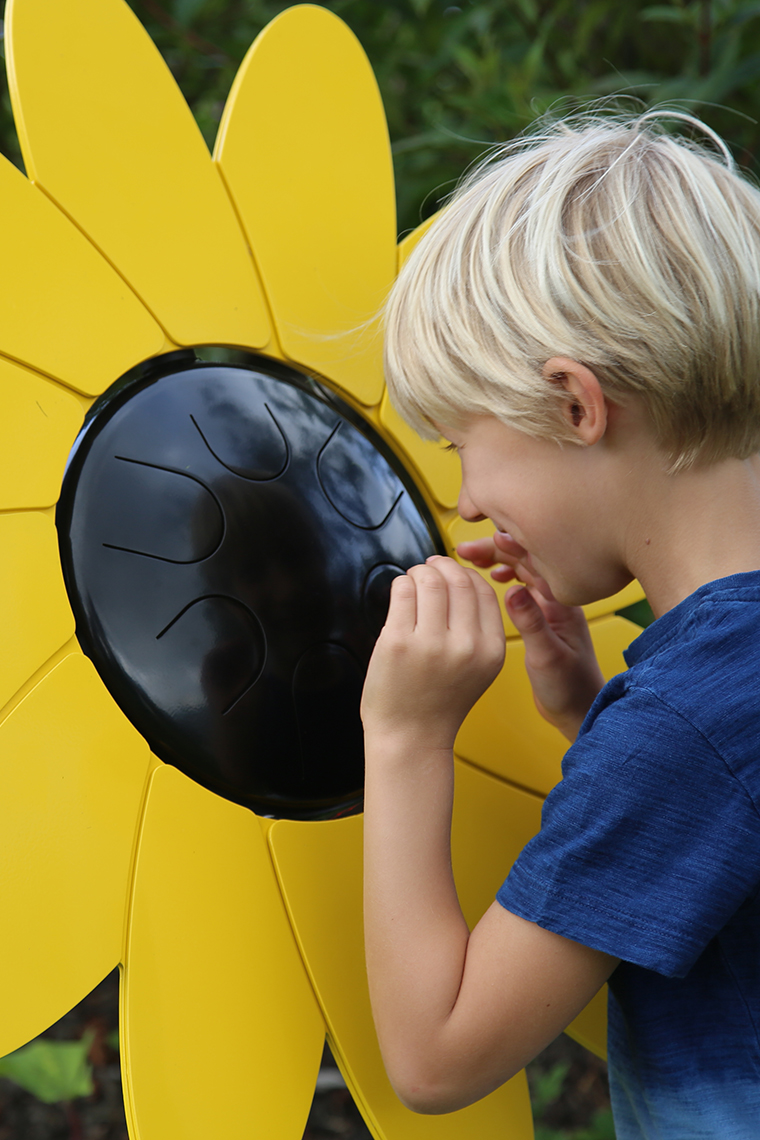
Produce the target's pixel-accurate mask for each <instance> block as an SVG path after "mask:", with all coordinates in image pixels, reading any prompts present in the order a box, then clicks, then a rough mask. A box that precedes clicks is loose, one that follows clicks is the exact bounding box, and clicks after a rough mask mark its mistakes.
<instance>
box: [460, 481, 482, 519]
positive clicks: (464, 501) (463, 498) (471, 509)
mask: <svg viewBox="0 0 760 1140" xmlns="http://www.w3.org/2000/svg"><path fill="white" fill-rule="evenodd" d="M457 510H458V511H459V513H460V515H461V516H462V518H463V519H466V520H467V522H482V521H483V519H485V518H487V517H488V516H487V515H484V514H481V512H480V511H479V510H478V508H477V507H476V506H475V504H474V503H473V501H472V499H471V498H470V496H469V495H468V494H467V489H466V488H465V485H464V483H463V484H462V489H461V491H460V492H459V501H458V503H457Z"/></svg>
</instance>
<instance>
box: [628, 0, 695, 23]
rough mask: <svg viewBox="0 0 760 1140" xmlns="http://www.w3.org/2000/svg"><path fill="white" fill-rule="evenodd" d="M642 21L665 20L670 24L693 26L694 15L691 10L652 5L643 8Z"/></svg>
mask: <svg viewBox="0 0 760 1140" xmlns="http://www.w3.org/2000/svg"><path fill="white" fill-rule="evenodd" d="M640 15H641V19H642V20H663V21H665V22H667V23H670V24H693V23H694V13H693V11H692V9H691V8H672V7H671V6H670V5H669V4H652V5H651V6H650V7H649V8H643V9H642V11H641V13H640Z"/></svg>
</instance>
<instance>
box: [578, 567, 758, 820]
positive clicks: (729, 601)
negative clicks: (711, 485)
mask: <svg viewBox="0 0 760 1140" xmlns="http://www.w3.org/2000/svg"><path fill="white" fill-rule="evenodd" d="M625 658H626V663H627V664H628V666H629V669H628V671H627V672H626V673H623V674H621V675H620V676H619V677H618V678H616V679H615V682H613V683H612V684H611V685H610V686H608V689H609V692H608V693H605V692H604V691H603V693H602V694H601V697H602V699H601V701H600V702H599V705H598V707H597V708H595V709H594V710H592V714H591V716H590V717H589V723H588V724H587V725H586V726H584V727H585V728H586V729H587V730H589V729H591V728H592V726H593V720H594V719H595V717H596V716H597V715H599V714H600V713H601V711H602V709H603V708H604V707H605V706H606V705H608V704H611V703H613V702H615V701H617V700H619V699H620V698H621V697H624V696H626V697H628V698H629V700H630V699H631V698H634V695H635V703H636V704H637V705H638V706H639V707H641V705H642V702H643V703H646V702H649V704H650V706H651V708H652V711H653V715H654V716H655V718H656V716H657V714H658V712H659V715H660V716H661V717H662V719H663V720H665V719H669V718H672V717H675V718H677V719H679V720H681V721H682V722H683V724H684V727H685V726H687V725H688V726H690V728H691V729H693V730H695V731H696V732H697V733H699V734H700V735H701V736H702V737H703V738H704V740H705V741H706V742H707V743H708V744H709V745H710V746H711V747H712V749H714V751H715V753H716V754H717V756H718V757H720V759H721V760H722V761H723V762H724V763H725V764H726V765H727V766H728V767H729V768H730V770H731V771H732V772H733V773H734V775H736V776H738V777H739V778H740V779H743V780H744V779H747V780H748V782H749V787H748V790H750V791H751V794H752V795H753V798H755V799H756V800H760V765H758V764H757V762H756V742H757V740H758V738H759V737H760V699H758V680H760V570H755V571H751V572H749V573H744V574H734V575H731V576H730V577H728V578H720V579H718V580H716V581H714V582H709V583H707V584H706V585H704V586H701V587H700V588H699V589H698V590H696V591H695V592H694V593H693V594H691V595H690V596H689V597H688V598H686V599H685V600H684V601H683V602H681V603H680V605H678V606H676V607H675V608H674V609H672V610H670V611H669V612H668V613H666V614H664V615H663V617H661V618H659V619H658V620H657V621H656V622H655V623H654V624H653V625H651V626H650V627H649V628H648V629H646V630H644V632H643V633H642V634H641V635H640V636H639V637H638V638H637V639H636V640H635V641H634V642H633V643H632V645H631V646H630V647H629V649H628V650H627V651H626V653H625ZM750 746H751V747H750Z"/></svg>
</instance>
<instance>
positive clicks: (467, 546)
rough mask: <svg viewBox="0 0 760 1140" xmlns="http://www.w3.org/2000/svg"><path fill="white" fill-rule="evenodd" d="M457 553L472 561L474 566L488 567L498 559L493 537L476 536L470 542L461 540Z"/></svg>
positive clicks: (467, 560)
mask: <svg viewBox="0 0 760 1140" xmlns="http://www.w3.org/2000/svg"><path fill="white" fill-rule="evenodd" d="M457 554H458V555H459V557H460V558H464V560H465V562H472V564H473V566H480V567H481V568H482V569H486V568H487V567H488V566H493V564H494V562H497V561H498V552H497V550H496V547H495V545H494V542H493V539H492V538H475V539H471V540H470V541H469V542H460V543H459V545H458V546H457Z"/></svg>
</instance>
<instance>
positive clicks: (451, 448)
mask: <svg viewBox="0 0 760 1140" xmlns="http://www.w3.org/2000/svg"><path fill="white" fill-rule="evenodd" d="M442 446H443V450H444V451H459V448H458V447H457V445H456V444H455V443H447V444H445V445H442Z"/></svg>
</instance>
